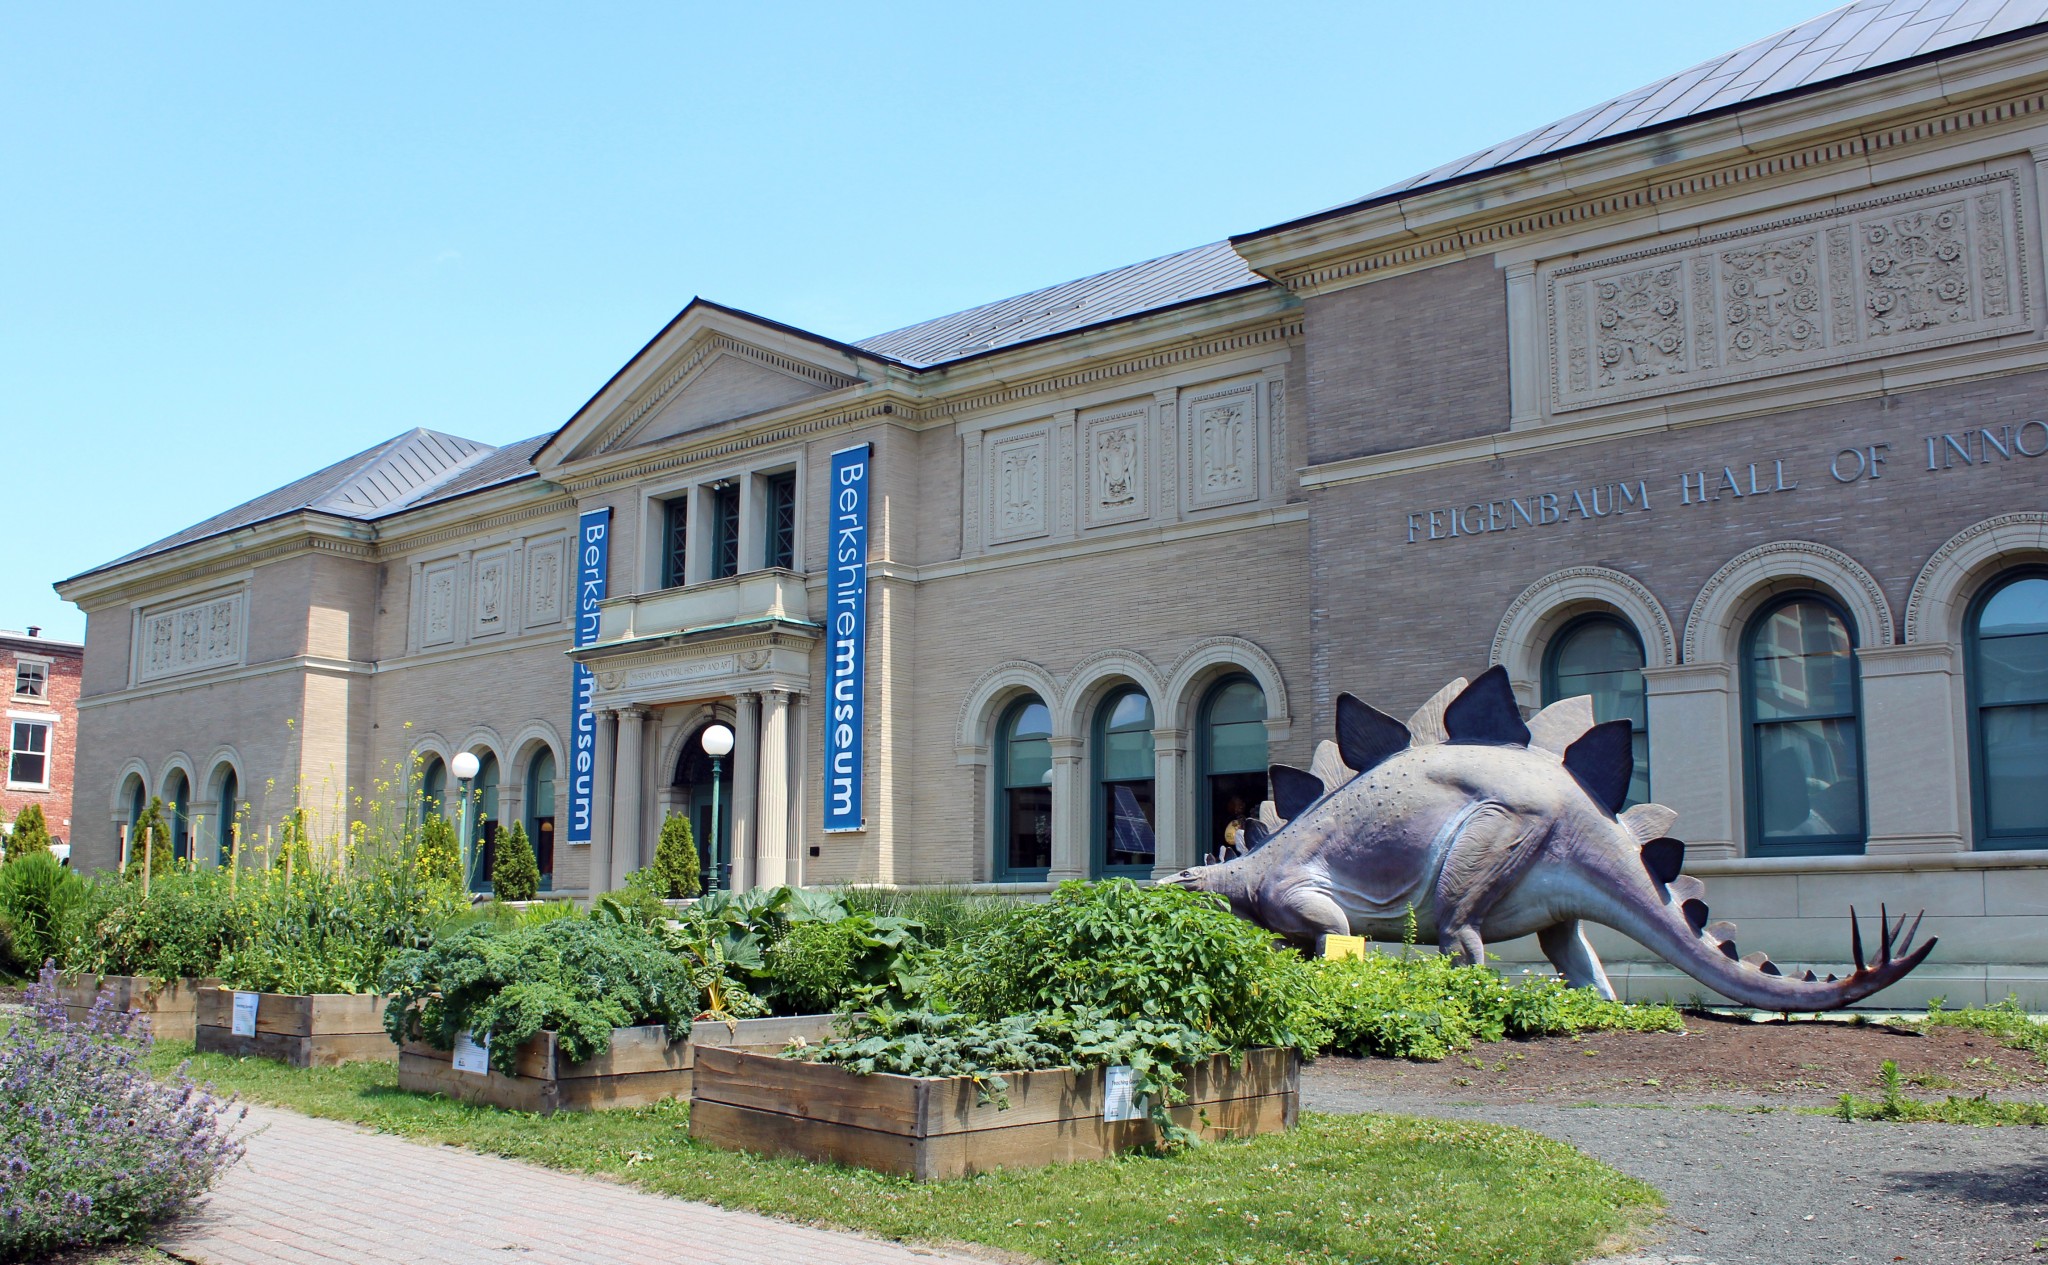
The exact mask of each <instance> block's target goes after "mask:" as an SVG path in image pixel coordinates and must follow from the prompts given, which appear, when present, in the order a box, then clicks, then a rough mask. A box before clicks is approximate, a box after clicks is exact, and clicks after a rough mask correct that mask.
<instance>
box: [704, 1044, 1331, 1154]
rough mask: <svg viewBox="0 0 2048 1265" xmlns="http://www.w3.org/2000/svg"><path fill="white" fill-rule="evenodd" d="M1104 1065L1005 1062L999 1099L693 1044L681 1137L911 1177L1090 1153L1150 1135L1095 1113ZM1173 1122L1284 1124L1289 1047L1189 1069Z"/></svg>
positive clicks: (940, 1082) (954, 1086) (1214, 1128)
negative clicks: (1037, 1068)
mask: <svg viewBox="0 0 2048 1265" xmlns="http://www.w3.org/2000/svg"><path fill="white" fill-rule="evenodd" d="M1106 1075H1107V1073H1106V1070H1105V1069H1103V1068H1096V1069H1094V1070H1092V1071H1087V1072H1072V1071H1054V1072H1010V1073H1006V1074H1005V1075H1004V1077H1003V1079H1004V1080H1005V1081H1006V1082H1008V1084H1009V1087H1010V1088H1009V1100H1010V1105H1009V1107H1008V1108H1006V1109H1005V1108H998V1107H997V1106H995V1105H994V1104H993V1103H982V1102H979V1101H977V1100H978V1097H979V1095H978V1093H977V1091H976V1090H975V1087H974V1082H973V1081H972V1080H971V1079H969V1078H967V1077H964V1076H955V1077H926V1076H891V1075H888V1074H886V1073H877V1074H875V1075H872V1076H859V1075H856V1074H854V1073H852V1072H849V1071H847V1070H845V1069H844V1068H842V1067H838V1066H835V1065H832V1064H827V1063H805V1062H800V1061H798V1060H795V1059H785V1058H780V1057H777V1056H775V1055H772V1054H761V1053H755V1052H750V1051H745V1050H709V1049H707V1050H703V1051H700V1052H699V1054H698V1056H697V1083H696V1087H695V1089H694V1090H693V1091H692V1093H691V1100H690V1136H691V1137H693V1138H701V1139H702V1140H704V1141H706V1142H709V1143H710V1144H712V1145H713V1146H719V1147H724V1148H726V1149H728V1150H735V1151H752V1152H755V1153H756V1154H761V1155H794V1156H799V1157H801V1158H804V1159H810V1160H830V1161H834V1162H836V1163H840V1164H852V1165H857V1166H859V1167H861V1168H873V1169H879V1170H881V1171H882V1172H885V1173H901V1174H904V1175H905V1176H909V1177H915V1178H917V1179H919V1180H920V1181H929V1180H933V1179H938V1178H948V1177H965V1176H967V1175H968V1174H970V1173H980V1172H986V1171H988V1170H989V1169H994V1168H1035V1167H1038V1166H1040V1165H1044V1164H1057V1163H1063V1162H1066V1161H1070V1160H1093V1159H1101V1158H1103V1157H1105V1156H1110V1155H1115V1154H1117V1153H1118V1152H1120V1151H1128V1150H1133V1149H1135V1148H1138V1147H1142V1146H1149V1145H1151V1144H1153V1143H1155V1142H1157V1141H1158V1140H1159V1129H1158V1126H1156V1125H1155V1124H1153V1123H1152V1121H1151V1120H1150V1119H1145V1118H1140V1119H1118V1120H1106V1119H1104V1114H1105V1113H1104V1103H1103V1098H1104V1081H1105V1079H1106ZM1183 1088H1184V1089H1185V1090H1186V1092H1187V1096H1188V1101H1187V1102H1185V1103H1182V1104H1181V1105H1180V1106H1178V1107H1175V1108H1173V1109H1172V1116H1173V1119H1174V1120H1175V1122H1177V1123H1178V1124H1180V1125H1181V1126H1183V1127H1184V1128H1186V1129H1188V1130H1190V1131H1192V1132H1193V1133H1195V1134H1196V1135H1197V1136H1199V1137H1201V1138H1203V1139H1205V1140H1207V1139H1215V1138H1226V1137H1240V1138H1241V1137H1251V1136H1253V1135H1256V1134H1261V1133H1277V1132H1279V1131H1280V1130H1283V1129H1291V1128H1293V1127H1294V1125H1295V1122H1296V1120H1297V1119H1298V1117H1299V1115H1300V1112H1301V1057H1300V1055H1298V1054H1296V1053H1295V1052H1294V1051H1292V1050H1253V1051H1252V1052H1250V1053H1249V1054H1247V1055H1246V1056H1245V1059H1244V1063H1243V1065H1242V1066H1241V1067H1235V1068H1233V1067H1232V1066H1231V1065H1230V1060H1229V1059H1227V1058H1223V1057H1220V1056H1219V1057H1217V1058H1212V1059H1208V1060H1205V1061H1204V1062H1201V1063H1197V1064H1195V1065H1194V1066H1193V1067H1191V1068H1189V1069H1188V1073H1187V1078H1186V1081H1185V1083H1184V1085H1183Z"/></svg>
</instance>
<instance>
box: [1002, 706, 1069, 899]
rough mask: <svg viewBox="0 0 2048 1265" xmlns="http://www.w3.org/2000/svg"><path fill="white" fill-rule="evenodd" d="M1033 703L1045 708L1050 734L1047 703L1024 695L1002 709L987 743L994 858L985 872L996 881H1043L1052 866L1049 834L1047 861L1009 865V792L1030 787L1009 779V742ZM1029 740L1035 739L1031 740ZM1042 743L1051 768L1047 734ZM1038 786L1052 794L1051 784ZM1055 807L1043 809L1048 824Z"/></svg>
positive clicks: (1056, 805)
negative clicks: (989, 741)
mask: <svg viewBox="0 0 2048 1265" xmlns="http://www.w3.org/2000/svg"><path fill="white" fill-rule="evenodd" d="M1034 706H1036V707H1043V708H1045V713H1046V733H1047V734H1048V735H1050V734H1051V732H1052V707H1051V705H1050V704H1048V703H1047V702H1046V701H1045V700H1044V699H1042V698H1040V697H1038V695H1036V694H1025V695H1023V696H1021V697H1019V698H1016V699H1013V700H1012V701H1011V702H1010V704H1009V706H1007V707H1005V708H1003V710H1002V713H1001V715H1000V716H998V717H997V720H996V740H995V741H994V742H993V743H991V744H989V755H990V762H989V772H990V776H989V786H990V790H991V792H992V793H993V796H994V805H993V807H992V808H991V810H990V812H989V821H990V824H991V826H992V834H993V836H994V838H993V844H994V852H995V857H994V861H993V863H992V864H991V866H990V867H989V872H990V873H991V874H993V875H994V876H995V879H996V881H997V882H1000V883H1043V882H1045V881H1046V879H1047V878H1048V877H1049V876H1050V875H1051V873H1052V866H1051V864H1050V862H1051V855H1050V854H1051V849H1052V842H1051V839H1050V837H1048V839H1047V842H1046V850H1047V858H1046V859H1047V862H1048V863H1047V864H1046V865H1037V866H1013V865H1011V864H1010V847H1009V844H1010V792H1011V791H1013V790H1027V789H1030V788H1029V786H1028V785H1027V784H1025V783H1022V782H1018V783H1015V784H1012V783H1011V781H1010V743H1011V740H1012V738H1013V737H1014V735H1015V731H1016V728H1017V721H1018V720H1019V719H1020V718H1021V717H1022V716H1023V715H1024V712H1025V711H1026V710H1027V709H1029V708H1031V707H1034ZM1032 741H1034V742H1035V741H1039V740H1038V739H1032ZM1045 742H1046V747H1047V760H1046V768H1047V770H1048V771H1050V770H1051V768H1052V762H1051V746H1052V742H1051V739H1050V737H1049V736H1048V737H1047V738H1046V739H1045ZM1040 785H1042V786H1044V787H1045V788H1046V793H1047V796H1048V797H1050V796H1051V793H1052V787H1051V784H1050V783H1044V782H1041V783H1040ZM1058 810H1059V805H1058V804H1057V803H1054V804H1052V805H1051V806H1050V807H1049V808H1048V809H1047V813H1046V816H1047V820H1048V823H1050V822H1051V821H1053V820H1056V818H1057V813H1058Z"/></svg>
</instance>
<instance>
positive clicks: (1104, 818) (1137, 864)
mask: <svg viewBox="0 0 2048 1265" xmlns="http://www.w3.org/2000/svg"><path fill="white" fill-rule="evenodd" d="M1152 770H1153V760H1152V700H1151V699H1149V698H1146V697H1145V691H1143V690H1141V689H1139V688H1137V687H1136V686H1134V685H1127V686H1124V687H1123V688H1122V689H1119V690H1116V691H1115V692H1113V693H1112V694H1110V696H1109V697H1108V698H1105V699H1103V700H1102V705H1101V706H1100V707H1098V708H1096V709H1095V871H1096V873H1098V874H1129V875H1138V874H1150V873H1151V872H1152V859H1153V854H1154V850H1155V846H1156V845H1155V844H1154V842H1153V838H1152V823H1153V806H1152Z"/></svg>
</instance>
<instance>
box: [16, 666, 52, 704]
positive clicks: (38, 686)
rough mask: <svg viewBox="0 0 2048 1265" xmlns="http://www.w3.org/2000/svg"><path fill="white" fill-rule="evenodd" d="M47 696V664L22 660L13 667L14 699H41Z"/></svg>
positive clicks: (48, 667) (48, 679)
mask: <svg viewBox="0 0 2048 1265" xmlns="http://www.w3.org/2000/svg"><path fill="white" fill-rule="evenodd" d="M49 696H50V665H49V664H47V663H42V662H39V661H37V660H35V659H22V660H20V661H19V662H17V663H16V664H15V665H14V697H16V698H37V699H42V698H48V697H49Z"/></svg>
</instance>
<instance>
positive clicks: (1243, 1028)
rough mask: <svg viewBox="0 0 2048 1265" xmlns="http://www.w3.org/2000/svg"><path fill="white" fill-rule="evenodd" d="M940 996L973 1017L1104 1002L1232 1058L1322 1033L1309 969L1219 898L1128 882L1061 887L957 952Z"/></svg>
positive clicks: (942, 977)
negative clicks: (1206, 1040)
mask: <svg viewBox="0 0 2048 1265" xmlns="http://www.w3.org/2000/svg"><path fill="white" fill-rule="evenodd" d="M934 988H935V990H936V991H937V992H938V993H939V994H940V995H941V996H943V997H945V998H947V999H949V1000H950V1001H951V1002H952V1003H953V1004H954V1006H956V1007H957V1008H959V1009H962V1010H967V1011H971V1012H973V1013H975V1014H980V1015H988V1016H994V1015H1008V1014H1020V1013H1023V1012H1025V1011H1031V1010H1075V1009H1081V1008H1085V1007H1090V1006H1100V1007H1102V1008H1104V1009H1105V1010H1106V1011H1107V1012H1108V1014H1109V1015H1110V1016H1111V1017H1112V1018H1118V1019H1138V1018H1150V1019H1157V1020H1160V1021H1162V1022H1168V1023H1177V1024H1181V1025H1184V1026H1186V1027H1190V1028H1195V1029H1197V1030H1199V1031H1202V1032H1206V1033H1209V1034H1211V1035H1212V1036H1213V1037H1214V1038H1215V1039H1216V1040H1217V1041H1218V1042H1219V1043H1220V1044H1221V1045H1222V1046H1223V1047H1224V1048H1226V1049H1232V1050H1243V1049H1250V1048H1253V1047H1255V1046H1269V1045H1280V1046H1294V1047H1296V1048H1298V1049H1301V1050H1302V1051H1304V1052H1305V1053H1313V1052H1314V1050H1315V1049H1316V1047H1317V1045H1318V1044H1319V1042H1320V1038H1321V1035H1322V1034H1321V1032H1320V1030H1319V1029H1318V1027H1317V1025H1316V1022H1315V1013H1314V1009H1313V1006H1312V1005H1311V1002H1312V1000H1313V996H1314V982H1313V976H1312V973H1311V971H1310V967H1309V965H1308V963H1307V962H1305V961H1303V960H1302V959H1301V958H1300V957H1299V956H1298V955H1297V954H1295V953H1294V952H1293V951H1291V950H1288V949H1284V948H1281V947H1278V946H1276V945H1275V944H1274V943H1273V937H1272V935H1271V933H1269V932H1266V931H1263V930H1261V929H1260V928H1258V927H1255V926H1253V925H1252V924H1251V923H1249V922H1246V921H1245V920H1244V919H1242V918H1239V917H1238V916H1237V915H1235V914H1233V913H1231V912H1230V909H1229V907H1228V906H1227V905H1225V904H1224V902H1223V900H1222V898H1221V897H1218V896H1215V895H1212V894H1209V893H1205V892H1195V891H1189V890H1187V889H1185V888H1179V887H1165V886H1159V887H1139V886H1138V885H1137V884H1135V883H1133V882H1131V881H1130V880H1129V879H1113V880H1111V881H1109V882H1106V883H1079V882H1067V883H1062V884H1060V886H1059V890H1057V891H1056V892H1054V893H1053V895H1052V898H1051V899H1050V900H1048V901H1046V902H1044V903H1042V904H1036V905H1019V906H1017V908H1016V909H1015V910H1014V911H1013V912H1012V913H1011V914H1010V915H1009V916H1008V917H1007V918H1004V919H1002V920H1001V921H998V922H993V923H991V924H990V925H989V926H987V927H985V928H982V929H981V930H978V931H976V932H974V933H972V934H970V935H968V936H966V937H965V938H963V939H961V940H960V941H958V942H956V943H955V944H953V945H952V946H950V947H949V948H948V949H947V950H946V952H945V955H944V958H943V960H942V963H941V965H940V968H939V970H938V973H937V977H936V979H935V980H934Z"/></svg>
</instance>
